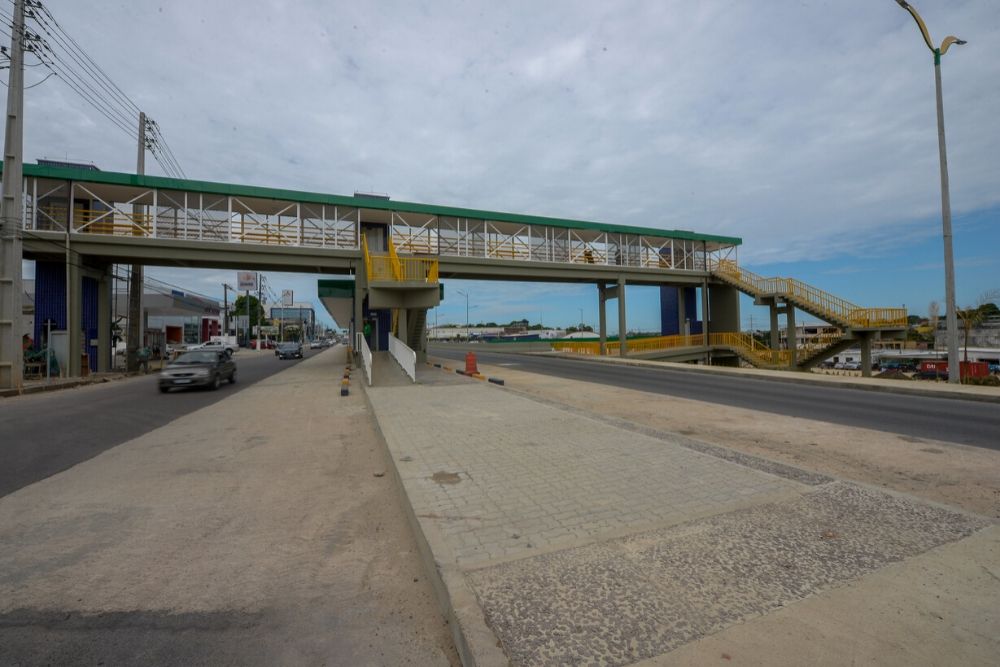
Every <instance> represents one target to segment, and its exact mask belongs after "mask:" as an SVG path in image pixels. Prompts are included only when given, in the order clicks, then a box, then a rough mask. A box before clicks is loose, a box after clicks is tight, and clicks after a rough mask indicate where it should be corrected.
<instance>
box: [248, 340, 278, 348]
mask: <svg viewBox="0 0 1000 667" xmlns="http://www.w3.org/2000/svg"><path fill="white" fill-rule="evenodd" d="M274 347H275V344H274V341H273V340H271V339H269V338H265V339H264V340H257V339H256V338H254V339H253V340H251V341H250V349H251V350H273V349H274Z"/></svg>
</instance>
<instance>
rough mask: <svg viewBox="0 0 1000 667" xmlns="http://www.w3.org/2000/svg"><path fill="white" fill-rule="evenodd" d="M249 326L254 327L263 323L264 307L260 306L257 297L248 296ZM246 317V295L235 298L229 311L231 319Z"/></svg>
mask: <svg viewBox="0 0 1000 667" xmlns="http://www.w3.org/2000/svg"><path fill="white" fill-rule="evenodd" d="M249 298H250V326H251V327H255V326H257V325H258V324H263V323H264V307H263V306H262V305H260V301H258V300H257V297H255V296H253V295H252V294H251V295H250V297H249ZM246 315H247V295H246V294H243V295H241V296H238V297H236V301H234V302H233V307H232V310H231V311H230V316H231V317H246Z"/></svg>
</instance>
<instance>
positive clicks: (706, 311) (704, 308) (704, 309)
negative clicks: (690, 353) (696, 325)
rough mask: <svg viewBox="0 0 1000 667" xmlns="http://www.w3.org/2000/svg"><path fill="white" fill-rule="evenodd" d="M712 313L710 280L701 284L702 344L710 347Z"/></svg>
mask: <svg viewBox="0 0 1000 667" xmlns="http://www.w3.org/2000/svg"><path fill="white" fill-rule="evenodd" d="M710 314H711V310H710V306H709V303H708V281H707V280H706V281H704V282H702V284H701V344H702V345H704V346H705V347H706V348H707V347H708V334H709V326H708V319H709V315H710Z"/></svg>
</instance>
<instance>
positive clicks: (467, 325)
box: [455, 289, 472, 340]
mask: <svg viewBox="0 0 1000 667" xmlns="http://www.w3.org/2000/svg"><path fill="white" fill-rule="evenodd" d="M455 291H456V292H458V293H459V294H461V295H462V296H464V297H465V338H466V339H467V340H468V339H470V338H472V336H470V335H469V293H468V292H463V291H462V290H460V289H457V290H455Z"/></svg>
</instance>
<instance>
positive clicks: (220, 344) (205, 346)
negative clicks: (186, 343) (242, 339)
mask: <svg viewBox="0 0 1000 667" xmlns="http://www.w3.org/2000/svg"><path fill="white" fill-rule="evenodd" d="M196 350H208V351H210V352H211V351H215V352H218V351H223V352H228V353H229V354H233V353H234V352H236V350H237V346H236V343H230V342H228V341H221V340H210V341H208V342H207V343H202V344H201V345H191V346H190V347H188V351H190V352H193V351H196Z"/></svg>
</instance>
